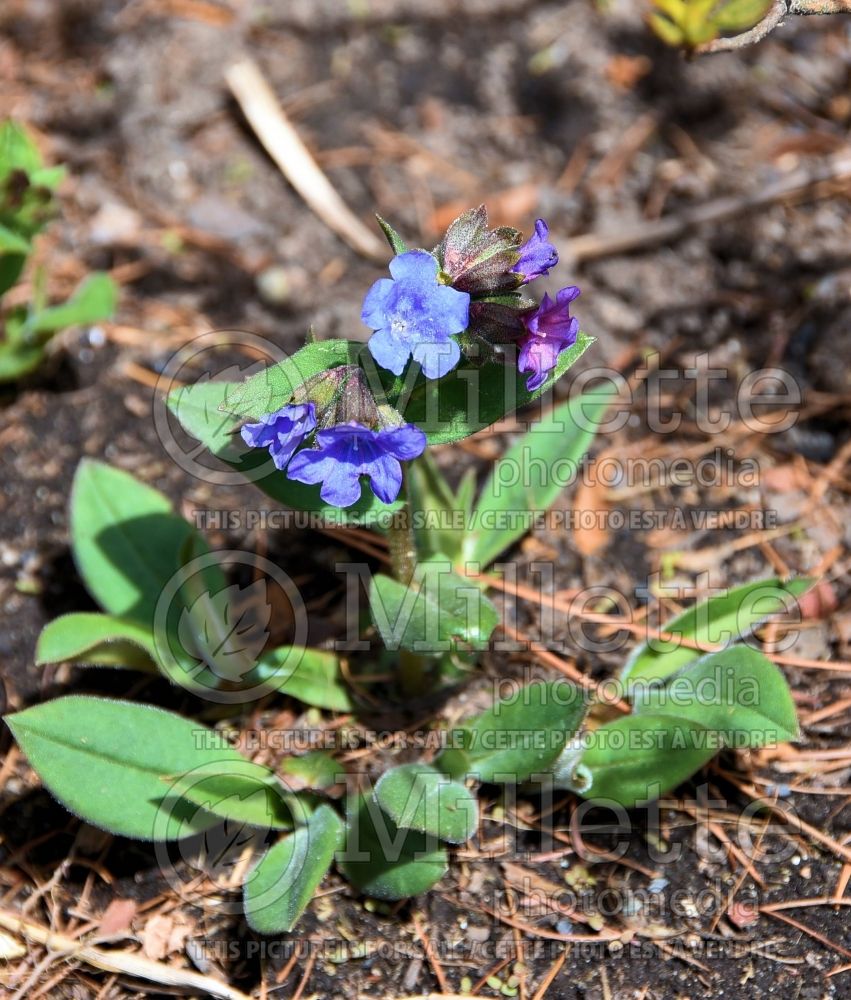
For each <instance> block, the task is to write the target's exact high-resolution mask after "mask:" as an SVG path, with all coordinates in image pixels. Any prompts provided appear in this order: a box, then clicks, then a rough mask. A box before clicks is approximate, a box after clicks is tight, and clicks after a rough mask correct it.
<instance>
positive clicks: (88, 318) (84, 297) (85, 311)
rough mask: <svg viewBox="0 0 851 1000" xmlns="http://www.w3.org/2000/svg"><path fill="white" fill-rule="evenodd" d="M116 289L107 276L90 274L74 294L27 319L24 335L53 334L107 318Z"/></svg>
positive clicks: (110, 311)
mask: <svg viewBox="0 0 851 1000" xmlns="http://www.w3.org/2000/svg"><path fill="white" fill-rule="evenodd" d="M117 299H118V289H117V287H116V285H115V282H114V281H113V280H112V278H110V276H109V275H108V274H91V275H89V277H88V278H86V279H85V281H83V283H82V284H81V285H80V286H79V288H77V290H76V291H75V292H74V294H73V295H72V296H71V298H70V299H68V301H67V302H63V303H62V304H61V305H58V306H50V307H49V308H48V309H41V310H39V311H38V312H36V313H35V314H33V315H32V316H30V317H29V319H28V320H27V324H26V329H27V332H28V333H29V334H31V335H33V336H41V337H42V339H43V335H44V334H52V333H56V332H57V331H58V330H64V329H65V328H66V327H69V326H82V325H84V324H86V323H95V322H97V321H98V320H102V319H109V318H110V317H111V316H112V315H113V313H114V312H115V305H116V302H117Z"/></svg>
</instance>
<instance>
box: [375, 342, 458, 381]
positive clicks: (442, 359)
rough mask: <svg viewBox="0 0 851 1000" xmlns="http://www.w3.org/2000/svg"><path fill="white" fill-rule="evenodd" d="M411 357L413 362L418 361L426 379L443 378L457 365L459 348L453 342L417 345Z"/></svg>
mask: <svg viewBox="0 0 851 1000" xmlns="http://www.w3.org/2000/svg"><path fill="white" fill-rule="evenodd" d="M413 357H414V361H419V363H420V365H421V366H422V369H423V375H425V377H426V378H443V376H444V375H446V374H447V372H451V371H452V369H453V368H454V367H455V366H456V365H457V364H458V361H459V360H460V358H461V348H460V347H459V346H458V344H457V342H456V341H454V340H446V341H444V342H443V343H425V344H417V346H416V347H415V348H414V350H413ZM391 370H392V369H391Z"/></svg>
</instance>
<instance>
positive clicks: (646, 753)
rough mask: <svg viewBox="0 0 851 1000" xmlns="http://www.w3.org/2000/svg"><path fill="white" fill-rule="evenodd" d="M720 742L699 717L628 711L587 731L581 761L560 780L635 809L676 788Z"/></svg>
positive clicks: (594, 796)
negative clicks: (624, 714) (693, 718)
mask: <svg viewBox="0 0 851 1000" xmlns="http://www.w3.org/2000/svg"><path fill="white" fill-rule="evenodd" d="M722 745H723V743H722V741H721V739H720V736H719V734H718V733H713V732H712V731H711V730H709V729H707V728H706V727H704V726H701V725H700V724H699V723H697V722H691V721H688V720H681V719H677V718H673V717H671V716H667V715H649V714H648V715H627V716H625V717H623V718H621V719H616V720H615V721H614V722H609V723H606V725H604V726H600V727H599V728H598V729H594V730H590V731H589V732H588V733H586V734H585V737H584V739H583V746H585V747H586V749H585V750H584V751H583V753H582V754H581V756H580V758H579V764H578V765H577V767H576V768H575V770H574V771H573V774H572V776H571V778H570V779H569V780H567V781H564V782H562V783H559V782H557V784H564V785H565V786H566V787H568V788H570V789H572V790H573V791H576V792H578V793H579V794H580V795H582V796H584V797H585V798H587V799H591V800H594V801H602V800H609V801H614V802H617V803H619V804H620V805H622V806H624V807H625V808H627V809H632V808H633V807H634V806H636V805H638V804H639V803H641V802H648V801H652V800H654V799H657V798H659V796H660V795H665V794H666V793H667V792H669V791H670V790H671V789H672V788H676V787H677V785H679V784H680V783H681V782H683V781H685V779H686V778H689V777H691V775H692V774H694V773H695V771H697V770H699V769H700V768H701V767H703V765H704V764H705V763H706V762H707V761H708V760H711V759H712V757H714V756H715V754H716V753H717V752H718V750H719V749H721V747H722Z"/></svg>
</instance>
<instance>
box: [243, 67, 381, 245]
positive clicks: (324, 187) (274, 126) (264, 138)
mask: <svg viewBox="0 0 851 1000" xmlns="http://www.w3.org/2000/svg"><path fill="white" fill-rule="evenodd" d="M225 79H226V80H227V84H228V86H229V87H230V89H231V93H232V94H233V96H234V97H235V98H236V100H237V103H238V104H239V106H240V108H242V113H243V114H244V115H245V117H246V119H247V121H248V123H249V125H250V126H251V127H252V129H254V132H255V134H256V135H257V138H258V139H259V140H260V142H261V143H262V144H263V146H264V148H265V149H266V151H267V152H268V154H269V155H270V156H271V157H272V159H273V160H274V161H275V163H276V164H277V165H278V167H279V168H280V170H281V173H282V174H283V175H284V177H286V179H287V180H288V181H289V182H290V184H292V186H293V187H294V188H295V189H296V191H298V193H299V194H300V195H301V196H302V198H304V200H305V201H306V202H307V204H308V206H309V207H310V208H311V209H312V211H313V212H315V213H316V215H317V216H318V217H319V218H320V219H321V220H322V221H323V222H324V223H325V225H326V226H327V227H328V228H329V229H331V230H332V231H333V232H335V233H336V234H337V235H338V236H339V237H340V238H341V239H342V240H344V241H345V242H346V243H348V244H349V246H350V247H351V248H352V249H353V250H355V251H356V252H357V253H359V254H361V255H362V256H364V257H366V258H368V259H369V260H375V261H380V262H382V263H383V262H384V261H386V260H387V253H388V252H387V248H386V247H385V245H384V243H383V242H382V241H381V240H380V239H379V238H378V236H376V235H375V233H373V232H372V231H371V230H370V229H367V227H366V226H365V225H364V224H363V223H362V222H361V220H360V219H359V218H358V217H357V216H356V215H355V214H354V213H353V212H352V211H351V209H350V208H349V207H348V205H346V203H345V202H344V201H343V199H342V198H341V197H340V196H339V194H337V192H336V191H335V190H334V188H333V187H332V186H331V182H330V181H329V180H328V178H327V177H326V176H325V174H324V173H323V172H322V170H320V168H319V166H318V165H317V163H316V160H314V158H313V157H312V156H311V154H310V152H309V150H308V149H307V147H306V146H305V144H304V142H302V139H301V137H300V136H299V134H298V132H297V131H296V130H295V128H293V125H292V123H291V122H290V120H289V119H288V118H287V116H286V115H285V114H284V112H283V110H282V108H281V106H280V104H279V103H278V99H277V97H276V96H275V93H274V91H273V90H272V88H271V87H270V86H269V83H268V81H267V80H266V78H265V77H264V76H263V74H262V73H261V72H260V68H259V67H258V66H257V64H256V63H255V62H253V61H252V60H251V59H245V60H243V61H242V62H238V63H235V64H234V65H233V66H231V67H230V68H229V69H228V70H227V72H226V73H225Z"/></svg>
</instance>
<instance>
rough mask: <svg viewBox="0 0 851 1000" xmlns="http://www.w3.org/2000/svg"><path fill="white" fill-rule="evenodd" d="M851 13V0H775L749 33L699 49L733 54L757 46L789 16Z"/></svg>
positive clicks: (699, 51)
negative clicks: (750, 46) (738, 50)
mask: <svg viewBox="0 0 851 1000" xmlns="http://www.w3.org/2000/svg"><path fill="white" fill-rule="evenodd" d="M848 13H851V0H775V2H774V5H773V6H772V7H771V9H770V10H769V11H768V13H767V14H766V15H765V17H764V18H763V19H762V20H761V21H760V22H759V24H756V25H754V26H753V27H752V28H751V29H750V30H749V31H744V32H742V34H741V35H734V36H733V37H732V38H714V39H713V40H712V41H711V42H707V43H706V44H705V45H700V46H698V48H697V50H696V51H697V52H698V54H699V55H706V54H707V53H710V52H733V51H735V50H736V49H744V48H747V47H748V46H749V45H756V44H757V42H761V41H762V40H763V38H765V37H766V36H767V35H770V34H771V32H772V31H774V29H775V28H779V27H780V25H781V24H782V23H783V21H784V19H785V18H786V17H787V15H789V14H796V15H799V16H801V17H807V16H810V15H814V14H848Z"/></svg>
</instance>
